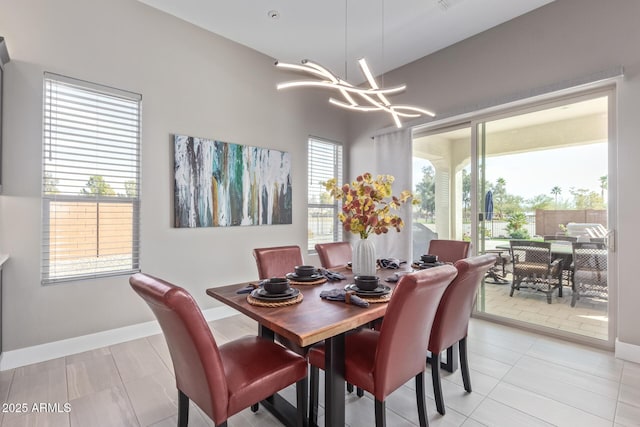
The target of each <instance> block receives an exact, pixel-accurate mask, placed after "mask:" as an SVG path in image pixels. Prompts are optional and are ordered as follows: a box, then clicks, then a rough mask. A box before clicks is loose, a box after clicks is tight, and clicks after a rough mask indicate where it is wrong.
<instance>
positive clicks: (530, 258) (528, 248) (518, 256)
mask: <svg viewBox="0 0 640 427" xmlns="http://www.w3.org/2000/svg"><path fill="white" fill-rule="evenodd" d="M509 245H510V247H511V257H512V260H513V265H514V268H515V267H516V265H517V264H518V263H529V264H545V265H549V264H551V242H535V241H531V240H511V241H509Z"/></svg>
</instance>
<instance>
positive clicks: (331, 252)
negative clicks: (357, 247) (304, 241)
mask: <svg viewBox="0 0 640 427" xmlns="http://www.w3.org/2000/svg"><path fill="white" fill-rule="evenodd" d="M316 252H318V256H319V257H320V265H322V267H323V268H335V267H344V266H345V265H347V263H348V262H350V261H351V256H352V253H353V249H351V243H349V242H332V243H317V244H316Z"/></svg>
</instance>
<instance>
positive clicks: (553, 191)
mask: <svg viewBox="0 0 640 427" xmlns="http://www.w3.org/2000/svg"><path fill="white" fill-rule="evenodd" d="M560 193H562V188H560V187H558V186H557V185H556V186H555V187H553V188H552V189H551V194H553V195H554V196H555V198H556V209H558V196H559V195H560Z"/></svg>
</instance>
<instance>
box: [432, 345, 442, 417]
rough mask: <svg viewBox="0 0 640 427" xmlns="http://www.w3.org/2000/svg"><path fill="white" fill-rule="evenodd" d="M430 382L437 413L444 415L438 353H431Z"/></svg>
mask: <svg viewBox="0 0 640 427" xmlns="http://www.w3.org/2000/svg"><path fill="white" fill-rule="evenodd" d="M429 363H430V364H431V382H432V383H433V396H434V398H435V400H436V408H437V409H438V413H440V414H442V415H444V414H445V409H444V398H443V397H442V384H441V383H440V353H438V354H436V353H435V352H434V353H431V359H430V360H429Z"/></svg>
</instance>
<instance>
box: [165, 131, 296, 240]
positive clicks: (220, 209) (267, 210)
mask: <svg viewBox="0 0 640 427" xmlns="http://www.w3.org/2000/svg"><path fill="white" fill-rule="evenodd" d="M174 173H175V187H174V191H175V195H174V197H175V199H174V207H175V220H174V225H175V227H180V228H182V227H219V226H233V225H264V224H291V218H292V215H291V198H292V197H291V156H290V155H289V153H288V152H284V151H278V150H272V149H268V148H259V147H252V146H248V145H239V144H232V143H228V142H222V141H216V140H212V139H205V138H196V137H191V136H185V135H174Z"/></svg>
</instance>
